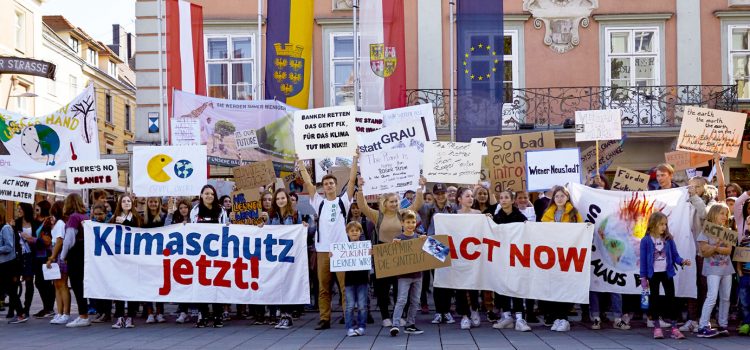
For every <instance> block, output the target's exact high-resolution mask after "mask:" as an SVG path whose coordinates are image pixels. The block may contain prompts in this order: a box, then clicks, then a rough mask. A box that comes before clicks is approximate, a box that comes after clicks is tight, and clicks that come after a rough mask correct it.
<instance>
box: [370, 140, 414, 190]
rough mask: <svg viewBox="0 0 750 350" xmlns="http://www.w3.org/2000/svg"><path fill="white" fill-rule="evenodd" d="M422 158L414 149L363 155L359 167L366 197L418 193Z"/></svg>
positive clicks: (381, 151)
mask: <svg viewBox="0 0 750 350" xmlns="http://www.w3.org/2000/svg"><path fill="white" fill-rule="evenodd" d="M421 157H422V155H421V154H419V153H418V152H417V151H416V149H415V148H414V147H408V148H406V149H405V150H400V149H394V150H380V151H375V152H368V153H363V154H362V156H361V158H360V159H359V165H360V167H361V169H362V178H363V179H364V181H365V184H364V188H363V189H362V190H363V191H364V193H365V195H372V194H383V193H393V192H399V193H400V192H404V191H407V190H412V191H416V190H417V188H419V159H420V158H421Z"/></svg>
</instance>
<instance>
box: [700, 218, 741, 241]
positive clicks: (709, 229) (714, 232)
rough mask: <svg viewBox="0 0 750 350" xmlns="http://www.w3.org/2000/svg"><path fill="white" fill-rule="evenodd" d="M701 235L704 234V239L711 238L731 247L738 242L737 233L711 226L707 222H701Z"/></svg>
mask: <svg viewBox="0 0 750 350" xmlns="http://www.w3.org/2000/svg"><path fill="white" fill-rule="evenodd" d="M703 234H705V235H706V237H709V238H713V239H715V240H717V241H719V242H721V243H724V244H729V245H731V246H736V245H737V242H738V241H737V237H738V233H737V231H734V230H730V229H728V228H726V227H722V226H719V225H716V224H712V223H710V222H708V220H706V221H704V222H703Z"/></svg>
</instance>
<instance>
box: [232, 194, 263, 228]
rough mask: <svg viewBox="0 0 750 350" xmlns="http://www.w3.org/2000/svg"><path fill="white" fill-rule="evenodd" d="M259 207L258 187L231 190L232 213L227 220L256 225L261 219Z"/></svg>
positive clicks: (234, 222)
mask: <svg viewBox="0 0 750 350" xmlns="http://www.w3.org/2000/svg"><path fill="white" fill-rule="evenodd" d="M261 208H262V207H261V203H260V193H258V189H248V190H243V191H235V192H232V213H231V215H230V217H229V220H230V221H231V222H232V223H233V224H240V225H258V224H260V223H261V222H262V221H263V219H261V217H260V213H261V211H262V210H261Z"/></svg>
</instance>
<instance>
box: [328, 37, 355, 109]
mask: <svg viewBox="0 0 750 350" xmlns="http://www.w3.org/2000/svg"><path fill="white" fill-rule="evenodd" d="M328 57H329V62H330V63H329V66H328V80H329V86H330V90H329V96H330V100H329V105H330V106H345V105H354V38H353V36H352V33H351V32H349V33H342V32H336V33H331V35H330V45H329V53H328Z"/></svg>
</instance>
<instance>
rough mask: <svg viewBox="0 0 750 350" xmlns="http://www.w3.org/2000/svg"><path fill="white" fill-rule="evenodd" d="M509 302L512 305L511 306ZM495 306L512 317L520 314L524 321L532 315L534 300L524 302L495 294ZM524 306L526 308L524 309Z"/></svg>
mask: <svg viewBox="0 0 750 350" xmlns="http://www.w3.org/2000/svg"><path fill="white" fill-rule="evenodd" d="M511 302H512V303H513V305H512V306H511ZM495 306H496V307H497V308H498V309H501V310H502V311H503V312H510V313H512V314H513V315H515V314H516V313H519V312H520V313H521V314H522V315H523V316H522V317H523V319H524V320H528V319H529V317H530V316H531V315H532V314H533V313H534V299H525V300H524V299H521V298H513V297H509V296H507V295H500V294H497V293H495ZM524 306H526V308H525V309H524Z"/></svg>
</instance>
